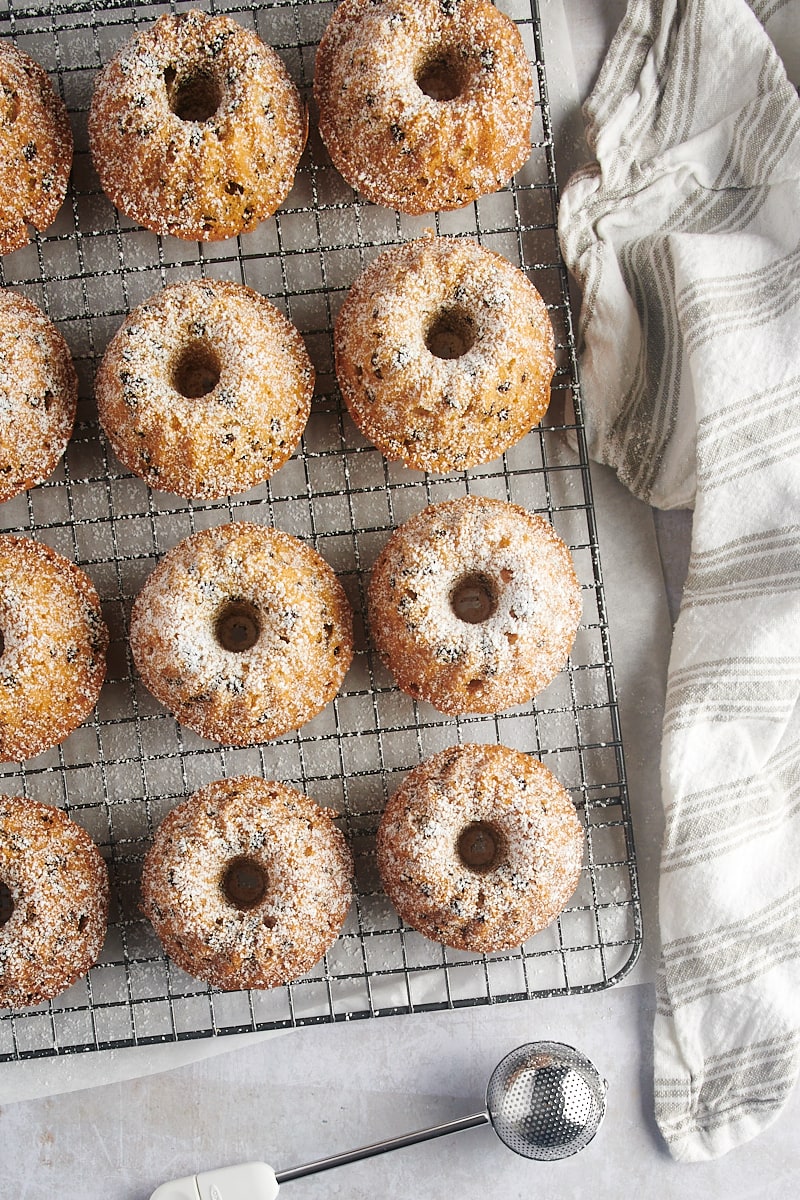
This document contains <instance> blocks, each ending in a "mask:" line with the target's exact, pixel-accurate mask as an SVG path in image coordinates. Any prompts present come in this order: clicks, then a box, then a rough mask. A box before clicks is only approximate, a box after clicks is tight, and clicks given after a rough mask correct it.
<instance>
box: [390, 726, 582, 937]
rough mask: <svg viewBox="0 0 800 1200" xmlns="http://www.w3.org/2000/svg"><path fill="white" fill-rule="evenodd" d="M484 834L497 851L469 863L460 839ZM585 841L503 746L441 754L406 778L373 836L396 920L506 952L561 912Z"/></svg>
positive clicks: (564, 802)
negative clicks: (480, 863) (487, 859)
mask: <svg viewBox="0 0 800 1200" xmlns="http://www.w3.org/2000/svg"><path fill="white" fill-rule="evenodd" d="M475 825H481V826H485V827H486V828H488V829H489V830H490V831H491V833H492V835H493V839H494V841H495V844H496V854H495V857H494V859H493V860H492V861H491V863H490V864H488V865H487V866H486V868H485V869H475V868H473V867H470V866H468V865H467V864H466V863H465V862H464V860H463V858H462V856H461V854H460V853H459V840H460V838H461V836H462V834H463V833H464V831H465V830H467V829H468V828H469V827H471V826H475ZM583 846H584V834H583V830H582V827H581V824H580V821H579V820H578V817H577V814H576V812H575V807H574V805H573V803H572V801H571V800H570V798H569V796H568V795H567V793H566V792H565V791H564V789H563V788H562V787H561V785H560V783H558V781H557V780H556V778H555V777H554V776H553V775H552V774H551V773H550V772H549V771H548V770H547V768H546V767H544V766H543V765H542V763H540V762H538V761H537V760H536V759H534V758H531V757H530V756H529V755H526V754H522V753H521V752H520V751H517V750H511V749H509V748H508V747H505V746H488V745H487V746H483V745H473V744H469V745H465V746H457V747H453V748H451V749H448V750H444V751H442V752H440V753H439V754H436V755H434V756H433V757H432V758H430V759H428V760H426V761H425V762H423V763H422V764H420V766H418V767H416V768H414V770H413V771H411V772H410V773H409V775H408V776H407V777H406V779H405V781H404V782H403V784H402V785H401V786H400V788H399V789H398V790H397V791H396V792H395V794H394V795H393V796H392V797H391V799H390V800H389V803H388V804H387V806H386V810H385V812H384V815H383V817H382V819H381V824H380V827H379V830H378V842H377V851H378V866H379V869H380V873H381V878H382V880H383V884H384V887H385V889H386V892H387V894H388V896H389V897H390V899H391V900H392V903H393V904H394V905H395V907H396V908H397V910H398V912H399V913H400V915H401V916H402V917H403V919H404V920H405V921H407V922H408V924H409V925H411V926H412V927H413V928H415V929H417V930H419V931H420V932H421V933H423V934H425V935H426V936H427V937H430V938H432V939H433V940H434V941H441V942H444V944H445V945H448V946H453V947H455V948H456V949H459V950H471V951H475V952H483V953H488V952H492V951H498V950H507V949H511V948H512V947H514V946H519V945H521V944H522V943H523V942H525V941H526V940H527V939H528V938H529V937H531V936H532V935H533V934H534V933H536V932H538V931H539V930H540V929H543V928H544V926H545V925H547V924H549V922H550V921H552V920H553V919H554V918H555V917H556V916H558V914H559V913H561V912H562V911H563V909H564V908H565V906H566V904H567V902H568V901H569V898H570V896H571V895H572V893H573V892H574V891H575V888H576V886H577V883H578V878H579V875H580V870H581V864H582V861H583Z"/></svg>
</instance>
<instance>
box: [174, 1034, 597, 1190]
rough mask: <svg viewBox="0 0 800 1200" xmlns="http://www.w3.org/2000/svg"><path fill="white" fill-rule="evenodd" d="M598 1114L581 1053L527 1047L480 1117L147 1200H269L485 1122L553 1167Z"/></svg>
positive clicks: (502, 1071)
mask: <svg viewBox="0 0 800 1200" xmlns="http://www.w3.org/2000/svg"><path fill="white" fill-rule="evenodd" d="M605 1111H606V1083H605V1080H603V1079H602V1078H601V1077H600V1075H599V1074H598V1072H597V1068H596V1067H595V1066H594V1064H593V1063H592V1062H591V1061H590V1060H589V1059H588V1058H586V1056H585V1055H583V1054H581V1053H580V1051H578V1050H575V1049H573V1047H572V1046H566V1045H565V1044H564V1043H563V1042H528V1043H526V1044H525V1045H524V1046H518V1047H517V1049H516V1050H512V1051H511V1053H510V1054H507V1055H506V1057H505V1058H504V1059H502V1060H501V1061H500V1062H499V1063H498V1064H497V1066H496V1067H495V1069H494V1070H493V1071H492V1074H491V1076H490V1078H489V1085H488V1087H487V1089H486V1108H485V1109H484V1110H483V1111H482V1112H479V1113H474V1114H472V1115H471V1116H468V1117H460V1118H459V1119H457V1120H455V1121H447V1122H445V1123H444V1124H443V1125H434V1126H432V1127H430V1128H428V1129H418V1130H417V1131H416V1132H415V1133H407V1134H403V1135H401V1136H400V1137H394V1138H387V1139H386V1140H384V1141H381V1142H373V1143H372V1144H371V1145H369V1146H362V1147H360V1149H358V1150H349V1151H346V1152H345V1153H343V1154H333V1155H331V1156H330V1157H328V1158H320V1159H317V1160H316V1161H315V1162H310V1163H304V1164H303V1166H300V1167H291V1168H289V1169H287V1170H283V1171H278V1172H274V1171H273V1169H272V1167H270V1166H267V1164H266V1163H260V1162H252V1163H242V1164H240V1165H238V1166H233V1167H222V1168H220V1169H219V1170H216V1171H206V1172H203V1173H202V1174H200V1175H189V1176H186V1177H185V1178H184V1179H175V1180H172V1181H171V1182H170V1183H164V1184H162V1185H161V1186H160V1187H158V1188H156V1190H155V1192H153V1194H152V1196H151V1198H150V1200H190V1198H191V1200H204V1198H205V1197H206V1196H208V1197H209V1200H214V1197H215V1196H218V1197H220V1200H222V1196H223V1195H234V1194H235V1195H236V1197H237V1200H275V1197H276V1196H277V1195H278V1190H279V1187H280V1185H281V1184H284V1183H290V1182H291V1181H292V1180H294V1179H303V1178H305V1176H307V1175H318V1174H319V1173H320V1172H321V1171H329V1170H331V1168H333V1167H342V1166H346V1165H347V1164H348V1163H354V1162H360V1161H362V1160H363V1159H365V1158H373V1157H374V1156H375V1155H377V1154H386V1153H387V1152H389V1151H391V1150H401V1149H403V1148H404V1147H406V1146H416V1145H418V1144H419V1143H420V1142H428V1141H431V1140H432V1139H433V1138H439V1137H445V1136H446V1135H447V1134H450V1133H460V1132H462V1131H464V1130H467V1129H476V1128H478V1127H479V1126H481V1125H487V1124H491V1125H492V1127H493V1129H494V1131H495V1133H496V1134H497V1136H498V1137H499V1138H500V1140H501V1141H502V1142H503V1143H504V1144H505V1145H506V1146H508V1148H509V1150H513V1151H514V1153H515V1154H519V1155H521V1156H522V1157H523V1158H530V1159H537V1160H539V1161H541V1162H552V1161H554V1160H555V1159H558V1158H568V1157H570V1156H571V1155H573V1154H577V1153H578V1151H579V1150H583V1149H584V1147H586V1146H588V1145H589V1142H591V1140H592V1138H593V1137H594V1136H595V1134H596V1133H597V1131H598V1129H599V1128H600V1124H601V1122H602V1120H603V1117H604V1116H605Z"/></svg>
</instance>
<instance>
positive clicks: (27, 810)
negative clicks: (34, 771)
mask: <svg viewBox="0 0 800 1200" xmlns="http://www.w3.org/2000/svg"><path fill="white" fill-rule="evenodd" d="M107 918H108V872H107V870H106V865H105V862H104V861H103V858H102V856H101V854H100V851H99V850H98V849H97V847H96V846H95V844H94V842H93V841H92V839H91V838H90V837H89V835H88V833H87V832H86V830H85V829H82V828H81V826H80V825H77V824H76V823H75V822H74V821H72V820H71V819H70V818H69V817H68V816H67V814H66V813H65V812H63V811H62V810H61V809H59V808H53V807H52V805H49V804H42V803H40V802H39V801H38V800H31V799H29V798H28V797H20V796H0V1008H26V1007H28V1006H29V1005H34V1004H42V1003H43V1002H44V1001H45V1000H51V999H52V998H53V997H54V996H58V995H59V994H60V993H61V992H63V991H66V989H67V988H68V987H70V986H71V985H72V984H73V983H75V982H76V981H77V980H78V979H80V978H81V976H83V975H85V974H86V972H87V971H88V970H89V968H90V967H91V966H93V965H94V963H95V962H96V961H97V958H98V956H99V954H100V951H101V950H102V948H103V941H104V940H105V936H106V927H107Z"/></svg>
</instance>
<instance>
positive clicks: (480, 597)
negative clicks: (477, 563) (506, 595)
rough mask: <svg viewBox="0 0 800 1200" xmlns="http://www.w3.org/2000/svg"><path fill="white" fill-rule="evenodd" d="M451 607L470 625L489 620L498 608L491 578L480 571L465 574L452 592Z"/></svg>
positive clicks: (460, 619) (460, 618)
mask: <svg viewBox="0 0 800 1200" xmlns="http://www.w3.org/2000/svg"><path fill="white" fill-rule="evenodd" d="M450 607H451V608H452V610H453V612H454V613H455V615H456V616H457V617H458V619H459V621H465V622H466V623H467V624H468V625H480V624H481V623H482V622H483V621H488V620H489V618H490V617H491V616H493V615H494V613H495V610H496V609H497V598H496V596H495V594H494V588H493V587H492V582H491V580H490V579H488V578H487V576H486V575H481V574H479V573H473V574H469V575H463V576H462V577H461V579H459V580H458V582H457V583H456V585H455V587H454V588H453V590H452V592H451V593H450Z"/></svg>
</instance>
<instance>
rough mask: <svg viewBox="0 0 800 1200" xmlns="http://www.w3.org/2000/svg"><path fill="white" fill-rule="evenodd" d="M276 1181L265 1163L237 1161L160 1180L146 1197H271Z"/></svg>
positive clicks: (267, 1199)
mask: <svg viewBox="0 0 800 1200" xmlns="http://www.w3.org/2000/svg"><path fill="white" fill-rule="evenodd" d="M277 1195H278V1181H277V1179H276V1178H275V1172H274V1171H273V1169H272V1167H268V1166H267V1164H266V1163H239V1164H238V1166H235V1167H220V1169H219V1170H218V1171H203V1172H202V1173H201V1174H200V1175H187V1176H186V1177H185V1178H183V1179H173V1180H171V1182H170V1183H162V1184H161V1186H160V1187H157V1188H156V1190H155V1191H154V1192H153V1194H152V1196H151V1197H150V1200H275V1197H276V1196H277Z"/></svg>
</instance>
